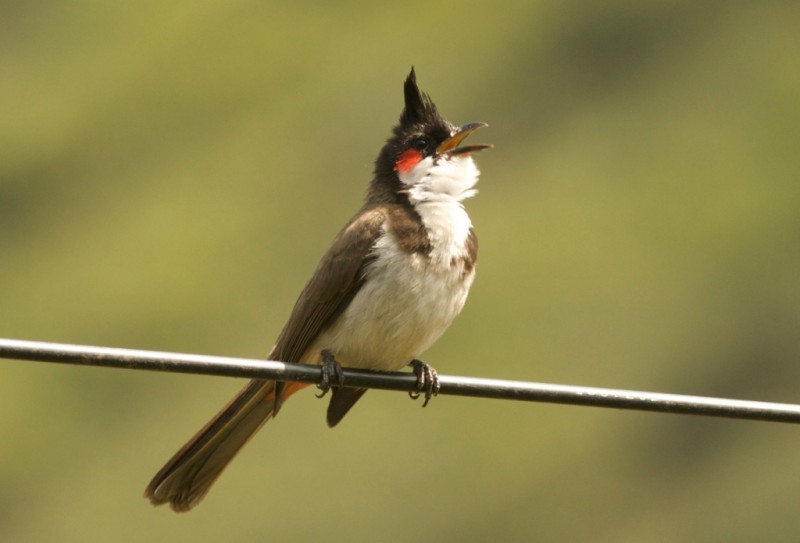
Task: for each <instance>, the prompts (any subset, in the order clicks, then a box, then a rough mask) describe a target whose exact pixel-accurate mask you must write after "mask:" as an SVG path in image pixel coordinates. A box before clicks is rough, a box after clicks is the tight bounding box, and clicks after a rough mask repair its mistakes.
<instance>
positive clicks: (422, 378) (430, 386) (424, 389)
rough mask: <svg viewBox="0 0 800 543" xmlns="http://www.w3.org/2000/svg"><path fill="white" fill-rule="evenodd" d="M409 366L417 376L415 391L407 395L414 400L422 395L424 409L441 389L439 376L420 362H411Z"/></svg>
mask: <svg viewBox="0 0 800 543" xmlns="http://www.w3.org/2000/svg"><path fill="white" fill-rule="evenodd" d="M409 366H411V367H412V368H413V369H414V374H415V375H416V376H417V390H412V391H411V392H409V393H408V395H409V396H411V398H412V399H414V400H416V399H417V398H419V397H420V396H421V395H423V394H424V395H425V401H424V402H423V403H422V407H425V406H426V405H428V402H429V401H431V398H432V397H434V396H438V395H439V389H440V388H441V386H440V385H439V374H438V373H437V372H436V370H435V369H433V368H432V367H431V366H429V365H428V364H426V363H425V362H423V361H422V360H412V361H411V363H410V364H409Z"/></svg>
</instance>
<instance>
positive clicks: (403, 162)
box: [394, 149, 422, 173]
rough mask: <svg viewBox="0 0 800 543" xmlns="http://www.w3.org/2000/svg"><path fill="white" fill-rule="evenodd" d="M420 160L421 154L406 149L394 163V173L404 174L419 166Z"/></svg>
mask: <svg viewBox="0 0 800 543" xmlns="http://www.w3.org/2000/svg"><path fill="white" fill-rule="evenodd" d="M420 160H422V153H420V152H419V151H417V150H415V149H408V150H407V151H403V154H401V155H400V156H399V157H398V159H397V162H395V163H394V171H396V172H400V173H406V172H407V171H408V170H410V169H411V168H413V167H414V166H416V165H417V164H419V161H420Z"/></svg>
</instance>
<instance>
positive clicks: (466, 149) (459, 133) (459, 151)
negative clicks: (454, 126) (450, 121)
mask: <svg viewBox="0 0 800 543" xmlns="http://www.w3.org/2000/svg"><path fill="white" fill-rule="evenodd" d="M484 126H489V125H488V124H486V123H467V124H465V125H464V126H461V127H459V128H458V130H456V133H455V134H453V135H452V136H450V137H449V138H447V139H446V140H444V141H443V142H442V143H441V145H439V147H437V148H436V154H437V155H443V154H445V153H447V154H450V155H468V154H470V153H476V152H478V151H483V150H484V149H489V148H490V147H491V145H489V144H487V143H478V144H476V145H465V146H463V147H459V145H460V144H461V142H462V141H464V139H465V138H466V137H467V136H469V135H470V134H472V133H473V132H475V131H476V130H477V129H479V128H483V127H484Z"/></svg>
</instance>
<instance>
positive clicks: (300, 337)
mask: <svg viewBox="0 0 800 543" xmlns="http://www.w3.org/2000/svg"><path fill="white" fill-rule="evenodd" d="M403 97H404V107H403V110H402V113H401V115H400V119H399V122H398V123H397V124H396V125H395V126H394V128H393V131H392V135H391V137H389V139H388V140H387V141H386V143H385V144H384V145H383V147H382V148H381V150H380V152H379V154H378V157H377V159H376V160H375V168H374V174H373V177H372V180H371V182H370V183H369V185H368V188H367V191H366V196H365V198H364V202H363V205H362V206H361V208H360V209H359V210H358V211H357V212H356V214H355V215H354V216H353V217H352V218H351V219H350V220H349V221H348V222H347V223H346V224H345V226H344V227H343V228H342V229H341V231H339V233H338V234H337V235H336V237H335V238H334V240H333V242H332V244H331V246H330V247H329V248H328V250H327V251H326V252H325V253H324V255H323V256H322V258H321V260H320V262H319V264H318V265H317V267H316V270H315V271H314V273H313V274H312V276H311V278H310V279H309V281H308V282H307V283H306V285H305V287H304V288H303V290H302V292H301V294H300V296H299V297H298V299H297V302H296V303H295V305H294V308H293V310H292V312H291V314H290V316H289V319H288V321H287V322H286V324H285V326H284V327H283V329H282V330H281V332H280V334H279V335H278V339H277V341H276V342H275V345H274V347H273V348H272V350H271V352H270V354H269V356H268V359H270V360H276V361H282V362H298V363H304V364H319V365H320V366H321V368H322V382H321V384H320V385H319V386H320V388H321V390H322V393H321V395H324V394H325V393H326V392H327V391H329V390H330V391H331V397H330V402H329V404H328V408H327V416H326V419H327V424H328V426H330V427H331V428H332V427H334V426H336V425H337V424H338V423H339V422H340V421H341V420H342V418H343V417H344V416H345V415H346V414H347V412H348V411H349V410H350V408H351V407H353V405H354V404H355V403H356V402H357V401H358V400H359V399H360V398H361V397H362V396H363V395H364V393H365V392H366V389H363V388H346V387H342V386H337V385H338V384H341V383H342V380H341V368H342V367H345V368H357V369H367V370H378V371H399V370H401V369H403V368H405V367H408V366H410V367H412V368H413V371H414V373H416V374H417V383H418V389H419V390H418V393H412V397H416V396H418V395H419V394H421V393H424V394H425V403H427V401H428V400H430V398H431V396H432V395H435V394H436V393H437V392H438V388H439V384H438V376H437V373H436V371H435V370H434V369H433V368H432V367H430V366H429V365H427V364H425V363H424V362H422V361H420V360H419V359H418V358H417V357H418V356H420V355H421V354H422V353H423V352H424V351H425V350H426V349H428V348H429V347H430V346H431V345H432V344H433V343H434V342H435V341H436V340H437V339H438V338H439V337H440V336H441V335H442V334H443V333H444V331H445V330H446V329H447V328H448V327H449V326H450V324H451V323H452V322H453V319H454V318H455V317H456V316H457V315H458V314H459V313H460V312H461V309H462V308H463V306H464V303H465V301H466V299H467V294H468V292H469V290H470V287H471V285H472V282H473V279H474V277H475V263H476V260H477V254H478V240H477V237H476V235H475V231H474V229H473V226H472V222H471V220H470V218H469V215H468V214H467V212H466V210H465V208H464V205H463V201H464V200H465V199H467V198H469V197H471V196H473V195H474V194H475V193H476V190H475V188H474V187H475V184H476V183H477V182H478V177H479V171H478V168H477V166H476V165H475V161H474V160H473V157H472V155H473V154H474V153H476V152H478V151H481V150H484V149H487V148H489V147H491V145H487V144H475V145H462V142H463V141H464V139H465V138H466V137H467V136H469V135H470V134H472V133H473V132H475V131H476V130H478V129H479V128H482V127H485V126H488V125H487V124H486V123H482V122H472V123H467V124H464V125H462V126H455V125H453V124H451V123H450V122H449V121H447V120H445V119H444V118H443V117H442V116H441V115H440V113H439V112H438V109H437V107H436V105H435V104H434V102H433V100H432V99H431V98H430V96H429V95H428V94H426V93H423V92H422V91H420V89H419V87H418V86H417V80H416V74H415V71H414V68H413V67H412V68H411V72H410V73H409V75H408V76H407V77H406V79H405V82H404V85H403ZM306 386H308V384H307V383H296V382H288V383H287V382H279V381H271V380H263V379H254V380H252V381H250V382H249V383H248V384H247V385H246V386H245V387H244V388H243V389H242V390H241V391H240V392H239V393H238V394H237V395H236V396H235V397H234V398H233V399H232V400H231V401H230V402H229V403H228V404H227V405H226V406H225V407H224V408H223V409H222V410H221V411H220V412H219V413H218V414H217V415H216V416H215V417H214V418H213V419H211V421H209V422H208V423H207V424H206V425H205V426H204V427H203V428H201V429H200V431H198V432H197V433H196V434H195V435H194V437H192V438H191V439H190V440H189V441H188V442H187V443H186V444H185V445H184V446H183V447H182V448H181V449H180V450H179V451H178V452H177V453H175V455H174V456H173V457H172V458H171V459H170V460H169V461H168V462H167V463H166V464H165V465H164V467H163V468H162V469H161V470H160V471H159V472H158V473H157V474H156V475H155V476H154V477H153V479H152V481H151V482H150V484H149V485H148V486H147V488H146V490H145V497H146V498H148V499H149V500H150V501H151V503H152V504H154V505H162V504H169V505H170V507H171V508H172V509H173V510H174V511H177V512H184V511H188V510H190V509H192V508H193V507H194V506H196V505H197V504H198V503H199V502H200V501H201V500H202V499H203V497H204V496H205V495H206V494H207V492H208V491H209V489H210V488H211V486H212V485H213V483H214V482H215V481H216V480H217V478H218V477H219V475H220V474H221V473H222V471H223V470H224V469H225V467H226V466H227V465H228V464H229V462H230V461H231V460H232V459H233V458H234V456H236V454H237V453H238V452H239V451H240V450H241V448H242V447H243V446H244V445H245V444H246V443H247V442H248V441H249V440H250V438H251V437H252V436H253V435H254V434H255V433H256V432H257V431H258V430H259V429H260V428H261V427H262V426H263V425H264V423H266V422H267V421H269V420H270V419H272V418H273V417H275V415H276V414H277V413H278V411H279V410H280V408H281V406H282V404H283V403H284V402H285V401H286V400H287V399H288V398H289V397H290V396H292V395H293V394H295V393H296V392H298V391H299V390H301V389H303V388H305V387H306ZM423 405H424V404H423Z"/></svg>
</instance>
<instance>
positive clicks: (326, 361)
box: [316, 349, 344, 398]
mask: <svg viewBox="0 0 800 543" xmlns="http://www.w3.org/2000/svg"><path fill="white" fill-rule="evenodd" d="M321 354H322V362H321V363H320V367H321V368H322V380H321V381H320V383H319V384H318V385H317V388H318V389H319V390H320V393H319V394H317V395H316V396H317V398H322V397H323V396H325V394H327V393H328V391H329V390H330V389H331V387H332V386H341V385H343V384H344V373H342V366H340V365H339V363H338V362H337V361H336V359H335V358H334V357H333V353H332V352H330V351H328V350H327V349H326V350H324V351H322V353H321ZM331 378H333V380H335V381H336V382H335V383H334V384H331V380H332V379H331Z"/></svg>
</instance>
